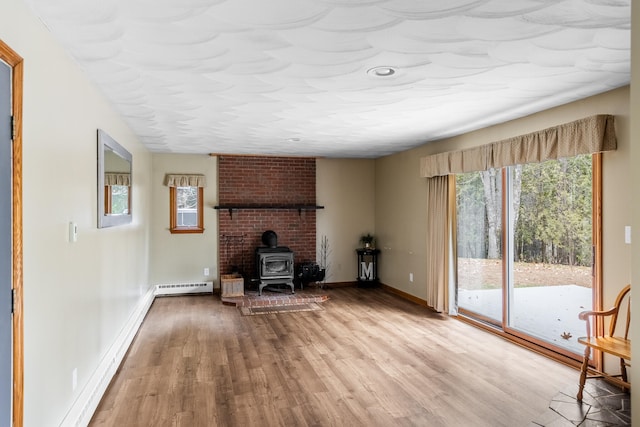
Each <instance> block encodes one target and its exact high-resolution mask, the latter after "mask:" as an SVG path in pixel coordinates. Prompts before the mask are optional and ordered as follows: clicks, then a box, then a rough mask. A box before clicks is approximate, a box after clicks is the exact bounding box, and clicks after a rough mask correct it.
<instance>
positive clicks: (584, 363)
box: [576, 347, 591, 402]
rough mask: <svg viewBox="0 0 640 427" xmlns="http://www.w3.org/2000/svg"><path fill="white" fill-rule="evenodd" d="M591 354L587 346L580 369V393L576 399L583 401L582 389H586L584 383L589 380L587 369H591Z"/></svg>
mask: <svg viewBox="0 0 640 427" xmlns="http://www.w3.org/2000/svg"><path fill="white" fill-rule="evenodd" d="M590 355H591V349H590V348H589V347H587V348H586V349H585V350H584V360H583V361H582V369H581V370H580V386H579V387H578V395H577V396H576V400H578V402H582V390H584V383H585V382H586V381H587V369H589V356H590Z"/></svg>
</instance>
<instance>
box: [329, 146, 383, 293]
mask: <svg viewBox="0 0 640 427" xmlns="http://www.w3.org/2000/svg"><path fill="white" fill-rule="evenodd" d="M316 202H317V204H318V205H321V206H324V209H320V210H318V211H317V217H316V218H317V227H316V230H317V238H316V240H317V244H318V247H319V246H320V242H321V240H322V237H323V236H326V237H327V238H328V241H329V257H328V258H329V262H328V264H329V267H328V272H327V277H326V281H327V282H328V283H335V282H353V281H355V280H356V278H357V276H358V269H357V258H356V252H355V250H356V248H358V247H360V246H361V245H360V236H361V235H362V234H365V233H367V232H369V233H371V234H374V235H375V234H376V230H375V161H374V160H370V159H365V160H361V159H318V160H317V163H316Z"/></svg>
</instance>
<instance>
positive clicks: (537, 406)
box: [90, 288, 579, 427]
mask: <svg viewBox="0 0 640 427" xmlns="http://www.w3.org/2000/svg"><path fill="white" fill-rule="evenodd" d="M326 292H327V293H328V294H329V297H330V299H329V300H328V301H326V302H324V303H322V306H323V308H324V310H322V311H313V312H299V313H283V314H268V315H259V316H241V315H240V313H239V310H238V309H237V308H236V307H233V306H228V305H223V304H222V303H221V302H220V300H219V296H211V295H207V296H181V297H167V298H158V299H156V301H155V302H154V303H153V306H152V308H151V310H150V311H149V314H148V315H147V317H146V319H145V321H144V323H143V324H142V327H141V329H140V331H139V333H138V336H137V337H136V339H135V340H134V342H133V344H132V346H131V348H130V350H129V353H128V355H127V357H126V358H125V361H124V362H123V364H122V366H121V367H120V369H119V372H118V373H117V374H116V377H115V378H114V379H113V381H112V383H111V385H110V387H109V389H108V390H107V393H106V394H105V396H104V397H103V399H102V402H101V404H100V406H99V407H98V409H97V411H96V413H95V414H94V417H93V420H92V422H91V424H90V425H91V426H189V427H192V426H349V427H355V426H455V427H458V426H475V427H477V426H492V427H495V426H508V427H514V426H529V425H532V424H531V421H532V420H534V419H535V418H536V417H538V416H539V415H540V414H541V413H543V412H544V411H545V410H547V408H548V406H549V402H550V400H551V399H552V397H553V396H554V395H556V394H557V392H558V390H562V389H566V388H567V387H570V386H571V385H572V384H577V381H578V375H579V373H578V371H576V370H574V369H571V368H569V367H566V366H564V365H561V364H559V363H556V362H553V361H551V360H549V359H547V358H545V357H543V356H540V355H538V354H536V353H533V352H531V351H529V350H526V349H524V348H521V347H519V346H517V345H514V344H511V343H509V342H507V341H505V340H503V339H501V338H499V337H497V336H494V335H492V334H489V333H487V332H484V331H481V330H479V329H476V328H474V327H472V326H470V325H467V324H465V323H463V322H460V321H457V320H455V319H452V318H448V317H446V316H441V315H437V314H434V313H431V312H430V311H428V310H427V309H425V308H423V307H420V306H418V305H416V304H413V303H411V302H408V301H406V300H403V299H401V298H399V297H397V296H395V295H392V294H389V293H387V292H385V291H383V290H381V289H375V288H374V289H359V288H339V289H332V290H329V291H326Z"/></svg>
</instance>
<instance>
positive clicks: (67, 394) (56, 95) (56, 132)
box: [0, 0, 151, 427]
mask: <svg viewBox="0 0 640 427" xmlns="http://www.w3.org/2000/svg"><path fill="white" fill-rule="evenodd" d="M0 38H1V39H2V40H3V41H4V42H5V43H7V44H8V45H9V46H10V47H11V48H12V49H13V50H15V51H16V52H17V53H18V54H19V55H21V56H22V57H23V58H24V72H25V73H24V109H23V113H24V128H23V135H24V139H23V144H24V146H23V165H24V169H23V185H24V194H23V203H24V337H25V343H24V345H25V347H24V372H25V378H24V379H25V384H24V403H25V408H24V421H25V423H24V425H25V426H27V427H31V426H33V427H46V426H56V425H59V424H60V423H61V422H62V420H63V419H64V418H65V416H66V414H67V412H68V411H69V410H70V408H71V407H72V405H73V403H74V401H75V400H76V399H77V398H78V396H79V395H80V394H81V393H82V391H83V390H85V389H86V387H87V386H88V384H89V381H90V379H91V378H92V375H93V374H94V373H95V372H96V370H97V369H98V366H99V365H100V364H101V362H104V361H103V360H102V359H103V357H104V356H105V355H106V354H107V353H108V352H109V351H110V349H111V348H112V346H113V344H114V342H115V341H116V337H118V336H119V334H120V333H121V331H122V330H123V328H124V327H125V325H126V324H127V323H128V322H130V318H131V316H132V315H133V313H134V312H136V310H138V309H139V306H140V304H141V302H142V301H143V300H144V299H145V296H146V295H148V294H149V293H148V291H149V289H150V286H149V280H148V267H147V266H148V261H149V247H148V242H149V217H150V200H151V191H150V188H151V187H150V177H151V156H150V154H149V153H148V152H147V151H146V150H145V149H144V148H143V147H142V146H141V144H140V143H139V142H138V141H137V139H136V137H135V136H134V135H133V133H132V132H131V130H130V129H129V128H128V127H127V126H126V125H125V124H124V123H123V121H122V120H121V119H120V118H119V116H118V115H117V114H116V113H115V112H114V111H113V109H112V108H111V106H110V105H109V104H108V103H107V102H106V101H105V100H104V99H103V97H102V96H101V94H100V93H98V91H97V90H96V89H95V87H93V86H92V85H91V84H90V83H88V81H87V79H86V78H85V76H84V74H83V72H82V71H81V70H80V69H79V68H78V67H77V66H76V64H75V63H74V62H73V61H72V60H71V59H70V58H69V57H68V55H67V54H66V53H65V52H64V51H62V49H61V48H60V46H59V45H58V44H57V43H56V42H55V41H53V40H52V38H51V37H50V34H49V33H48V31H47V30H46V29H45V28H44V27H43V25H42V24H41V22H40V21H39V20H38V19H36V18H35V17H34V15H32V13H31V11H30V10H29V9H28V8H27V6H26V5H25V4H24V3H23V1H22V0H3V1H2V2H0ZM98 128H101V129H104V130H105V131H106V132H107V133H109V134H110V135H111V136H112V137H113V138H114V139H115V140H117V141H118V142H119V143H120V144H121V145H123V146H124V147H125V148H127V149H128V150H129V151H130V152H131V153H132V154H133V173H134V175H133V193H132V194H133V223H132V224H130V225H126V226H120V227H115V228H110V229H100V230H99V229H97V226H96V222H97V221H96V215H97V178H96V177H97V166H96V159H97V142H96V130H97V129H98ZM70 221H73V222H75V223H77V225H78V229H79V237H78V241H77V242H76V243H69V242H68V223H69V222H70ZM74 369H77V379H78V381H77V387H76V388H75V390H74V389H72V372H73V370H74Z"/></svg>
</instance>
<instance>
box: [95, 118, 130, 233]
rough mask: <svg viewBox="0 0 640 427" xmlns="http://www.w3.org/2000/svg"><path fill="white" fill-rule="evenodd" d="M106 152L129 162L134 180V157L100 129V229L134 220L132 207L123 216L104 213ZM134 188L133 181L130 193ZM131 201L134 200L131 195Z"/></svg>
mask: <svg viewBox="0 0 640 427" xmlns="http://www.w3.org/2000/svg"><path fill="white" fill-rule="evenodd" d="M105 150H111V151H113V152H114V153H115V154H117V155H118V156H120V157H122V158H123V159H125V160H127V161H128V162H129V164H130V165H131V170H130V173H131V174H132V178H133V156H132V155H131V153H129V151H127V149H126V148H124V147H123V146H122V145H120V144H118V143H117V142H116V141H115V140H114V139H113V138H111V137H110V136H109V135H108V134H107V133H106V132H105V131H103V130H102V129H98V228H106V227H114V226H116V225H123V224H129V223H131V221H132V220H133V216H132V215H131V206H129V213H126V214H121V215H106V214H105V213H104V197H105V193H104V173H105V170H104V157H105V156H104V153H105ZM132 188H133V179H132V180H131V186H130V188H129V192H131V190H132ZM129 200H132V197H131V193H130V196H129Z"/></svg>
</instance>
